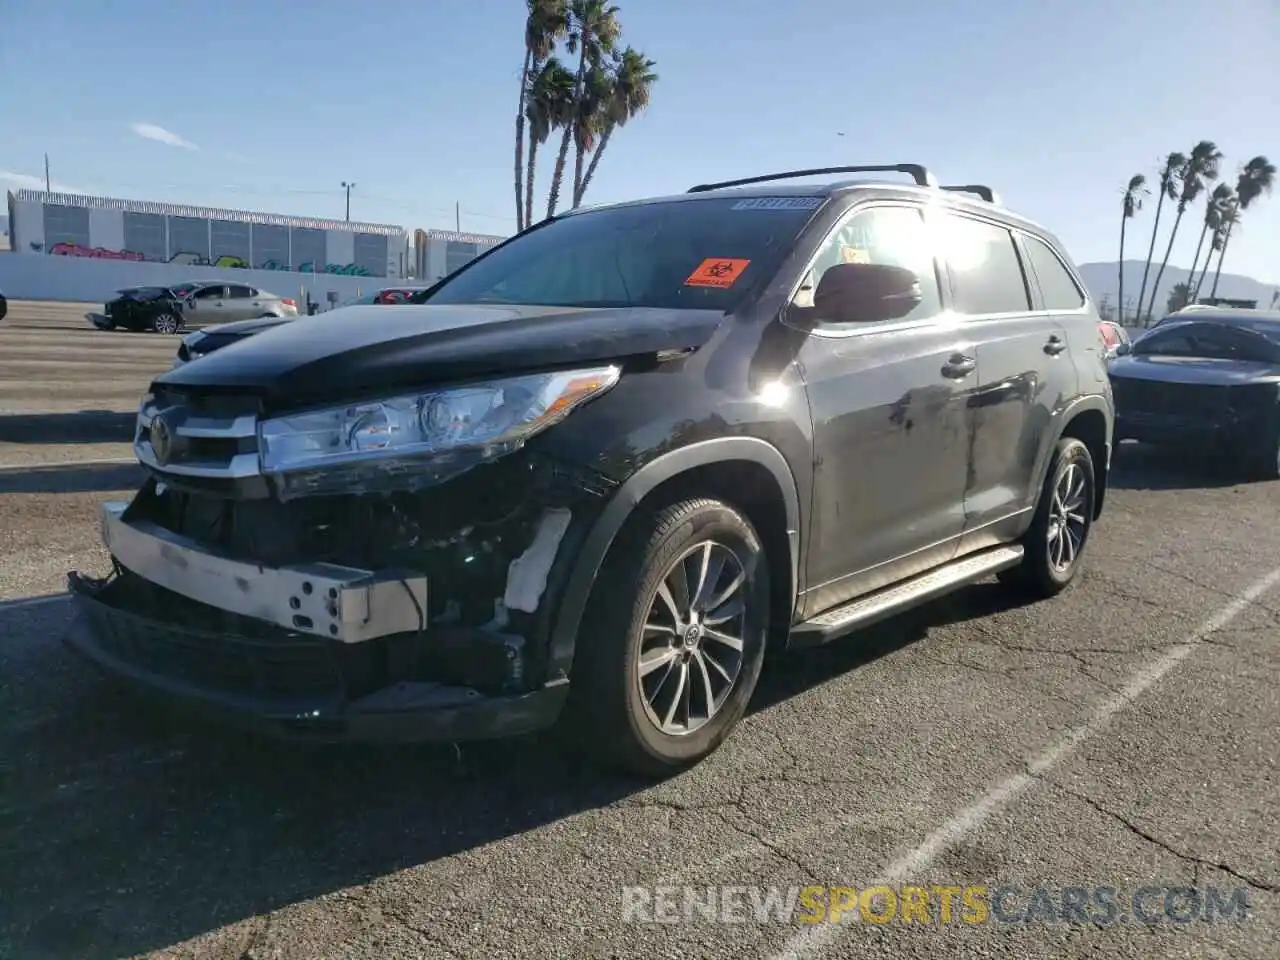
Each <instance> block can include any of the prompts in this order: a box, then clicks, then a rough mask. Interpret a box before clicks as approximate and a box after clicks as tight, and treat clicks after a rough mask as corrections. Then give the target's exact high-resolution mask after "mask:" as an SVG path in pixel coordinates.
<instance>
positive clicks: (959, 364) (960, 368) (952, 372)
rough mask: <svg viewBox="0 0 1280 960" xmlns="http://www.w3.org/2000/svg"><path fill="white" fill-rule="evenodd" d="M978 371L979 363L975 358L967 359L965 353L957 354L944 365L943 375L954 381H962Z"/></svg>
mask: <svg viewBox="0 0 1280 960" xmlns="http://www.w3.org/2000/svg"><path fill="white" fill-rule="evenodd" d="M976 369H978V362H977V361H976V360H974V359H973V357H966V356H965V355H964V354H963V353H957V354H954V355H952V357H951V359H950V360H948V361H947V362H946V363H944V364H943V365H942V375H943V376H944V377H950V378H951V379H952V380H960V379H962V378H964V377H967V376H968V375H969V374H971V373H973V371H974V370H976Z"/></svg>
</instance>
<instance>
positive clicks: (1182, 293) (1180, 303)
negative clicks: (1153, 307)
mask: <svg viewBox="0 0 1280 960" xmlns="http://www.w3.org/2000/svg"><path fill="white" fill-rule="evenodd" d="M1190 302H1191V284H1189V283H1175V284H1174V285H1173V289H1172V290H1170V291H1169V299H1168V300H1167V301H1166V302H1165V313H1177V312H1178V311H1179V310H1181V309H1182V308H1183V307H1185V306H1186V305H1187V304H1189V303H1190Z"/></svg>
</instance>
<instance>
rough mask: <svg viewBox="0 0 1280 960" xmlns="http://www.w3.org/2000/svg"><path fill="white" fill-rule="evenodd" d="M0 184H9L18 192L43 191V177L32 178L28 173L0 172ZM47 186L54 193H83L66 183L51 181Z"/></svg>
mask: <svg viewBox="0 0 1280 960" xmlns="http://www.w3.org/2000/svg"><path fill="white" fill-rule="evenodd" d="M0 183H6V184H9V185H10V186H12V187H16V188H18V189H20V190H43V189H44V177H33V176H31V175H30V174H28V173H16V172H14V171H13V170H0ZM49 186H50V187H52V188H53V192H54V193H84V192H85V191H83V190H81V189H80V188H79V187H73V186H71V185H70V184H68V183H59V182H58V181H57V180H52V181H50V183H49Z"/></svg>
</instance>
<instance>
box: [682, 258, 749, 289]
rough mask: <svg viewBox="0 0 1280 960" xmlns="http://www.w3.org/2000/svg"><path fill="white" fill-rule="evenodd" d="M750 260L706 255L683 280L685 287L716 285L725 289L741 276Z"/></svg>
mask: <svg viewBox="0 0 1280 960" xmlns="http://www.w3.org/2000/svg"><path fill="white" fill-rule="evenodd" d="M750 262H751V261H750V260H733V259H730V258H727V257H708V258H707V259H706V260H703V261H702V262H701V263H700V264H698V269H697V270H695V271H693V273H691V274H689V279H688V280H686V281H685V282H684V285H685V286H686V287H716V288H718V289H721V290H727V289H728V288H729V287H732V286H733V285H734V283H735V282H736V281H737V279H738V278H739V277H740V276H742V271H743V270H745V269H747V264H749V263H750Z"/></svg>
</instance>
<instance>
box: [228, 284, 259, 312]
mask: <svg viewBox="0 0 1280 960" xmlns="http://www.w3.org/2000/svg"><path fill="white" fill-rule="evenodd" d="M255 293H257V291H256V290H254V289H253V287H247V286H245V285H244V284H242V283H232V284H228V285H227V298H226V300H225V301H223V310H224V311H225V312H226V314H227V316H228V317H229V318H230V319H232V320H252V319H256V318H257V317H260V316H262V308H261V306H260V304H259V303H257V302H255V300H254V294H255Z"/></svg>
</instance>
